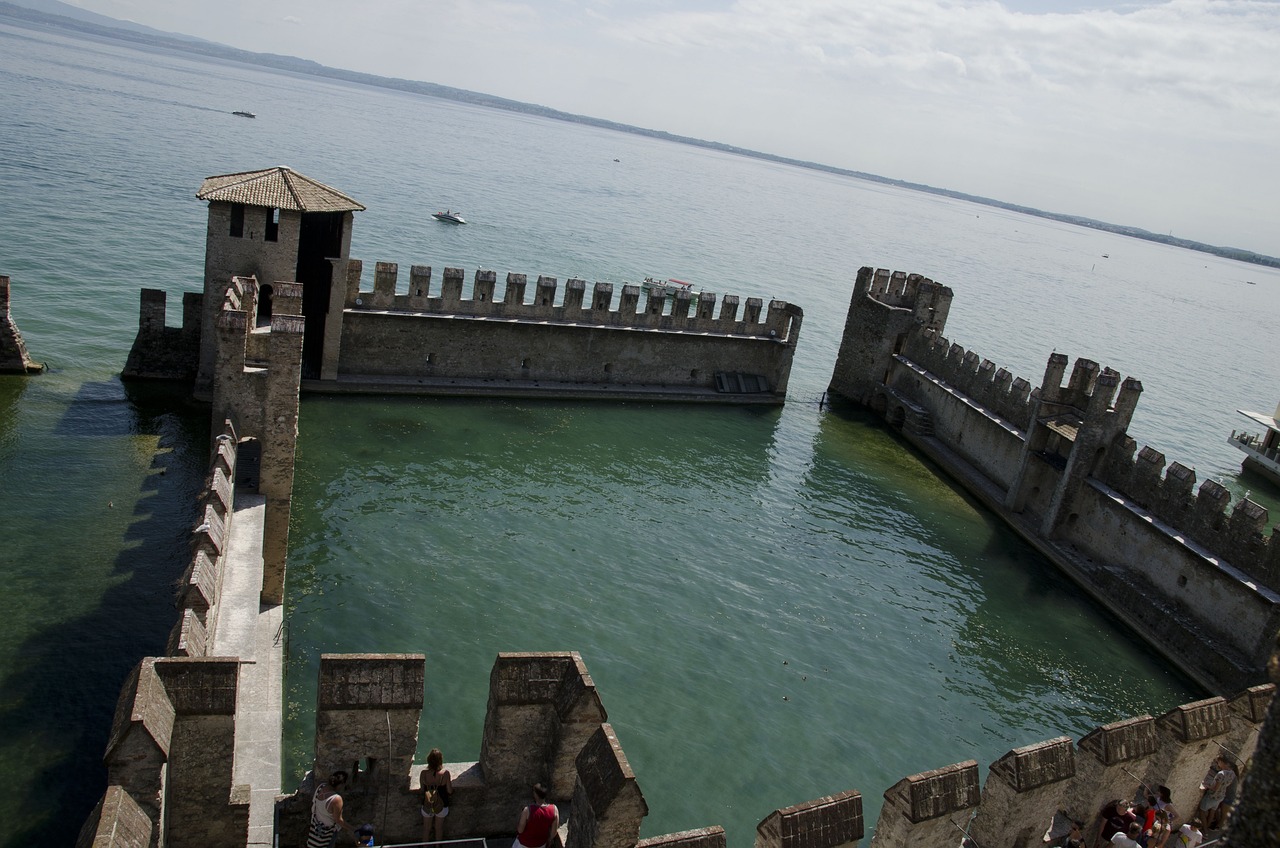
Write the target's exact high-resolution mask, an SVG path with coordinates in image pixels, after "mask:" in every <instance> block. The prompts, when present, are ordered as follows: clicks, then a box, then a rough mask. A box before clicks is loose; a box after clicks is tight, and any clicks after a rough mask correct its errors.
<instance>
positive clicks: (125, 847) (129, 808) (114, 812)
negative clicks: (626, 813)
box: [76, 786, 723, 848]
mask: <svg viewBox="0 0 1280 848" xmlns="http://www.w3.org/2000/svg"><path fill="white" fill-rule="evenodd" d="M154 837H155V826H154V825H153V824H152V822H151V819H150V818H148V817H147V813H146V811H145V810H143V809H142V808H141V807H139V806H138V803H137V802H136V801H134V800H133V798H132V796H130V795H129V793H128V792H125V791H124V789H122V788H121V787H119V786H108V787H107V792H106V794H105V795H103V796H102V800H101V801H99V802H98V806H96V807H94V810H93V812H92V813H90V814H89V819H88V821H86V822H85V824H84V827H83V828H82V829H81V830H80V838H79V839H77V840H76V848H147V846H149V845H151V844H152V841H153V838H154ZM689 848H694V846H690V847H689ZM699 848H700V847H699ZM707 848H716V846H707ZM719 848H723V842H722V843H721V846H719Z"/></svg>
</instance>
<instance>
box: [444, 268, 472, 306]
mask: <svg viewBox="0 0 1280 848" xmlns="http://www.w3.org/2000/svg"><path fill="white" fill-rule="evenodd" d="M466 278H467V272H466V271H464V270H463V269H461V268H445V269H444V277H443V279H442V280H441V282H440V308H441V309H442V310H444V311H446V312H452V311H454V310H456V309H457V308H458V306H459V305H460V304H461V303H462V284H463V283H464V282H465V281H466Z"/></svg>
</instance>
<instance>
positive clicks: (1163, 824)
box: [1146, 810, 1173, 848]
mask: <svg viewBox="0 0 1280 848" xmlns="http://www.w3.org/2000/svg"><path fill="white" fill-rule="evenodd" d="M1172 832H1173V820H1172V819H1171V818H1170V816H1169V811H1168V810H1156V811H1155V820H1154V821H1153V822H1152V823H1151V826H1150V827H1149V828H1148V829H1147V831H1146V837H1147V848H1164V845H1165V843H1166V842H1168V841H1169V836H1170V834H1172Z"/></svg>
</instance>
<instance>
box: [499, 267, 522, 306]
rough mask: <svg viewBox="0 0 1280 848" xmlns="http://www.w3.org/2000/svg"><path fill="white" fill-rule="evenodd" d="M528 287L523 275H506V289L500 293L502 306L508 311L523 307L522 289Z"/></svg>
mask: <svg viewBox="0 0 1280 848" xmlns="http://www.w3.org/2000/svg"><path fill="white" fill-rule="evenodd" d="M526 285H528V277H526V276H525V275H524V274H514V273H510V272H509V273H508V274H507V288H506V291H504V292H503V293H502V304H503V306H506V307H507V308H508V309H510V308H511V307H513V306H515V307H520V306H524V288H525V286H526Z"/></svg>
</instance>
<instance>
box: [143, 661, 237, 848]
mask: <svg viewBox="0 0 1280 848" xmlns="http://www.w3.org/2000/svg"><path fill="white" fill-rule="evenodd" d="M155 671H156V675H157V677H159V678H160V680H162V681H163V683H164V688H165V691H166V692H167V693H168V695H169V699H170V701H171V702H172V704H173V709H174V716H175V720H174V725H173V737H172V744H171V745H170V751H169V769H168V776H169V780H168V787H167V789H166V792H165V823H164V830H165V845H166V846H167V848H188V846H190V848H242V846H244V844H245V843H246V842H247V840H248V837H249V792H248V787H237V786H236V785H235V784H234V783H233V779H232V775H233V767H234V765H235V735H236V726H235V725H236V721H235V713H236V698H237V694H238V687H239V673H240V663H239V661H238V660H236V659H225V658H215V657H200V658H179V657H165V658H162V659H158V660H156V661H155Z"/></svg>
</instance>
